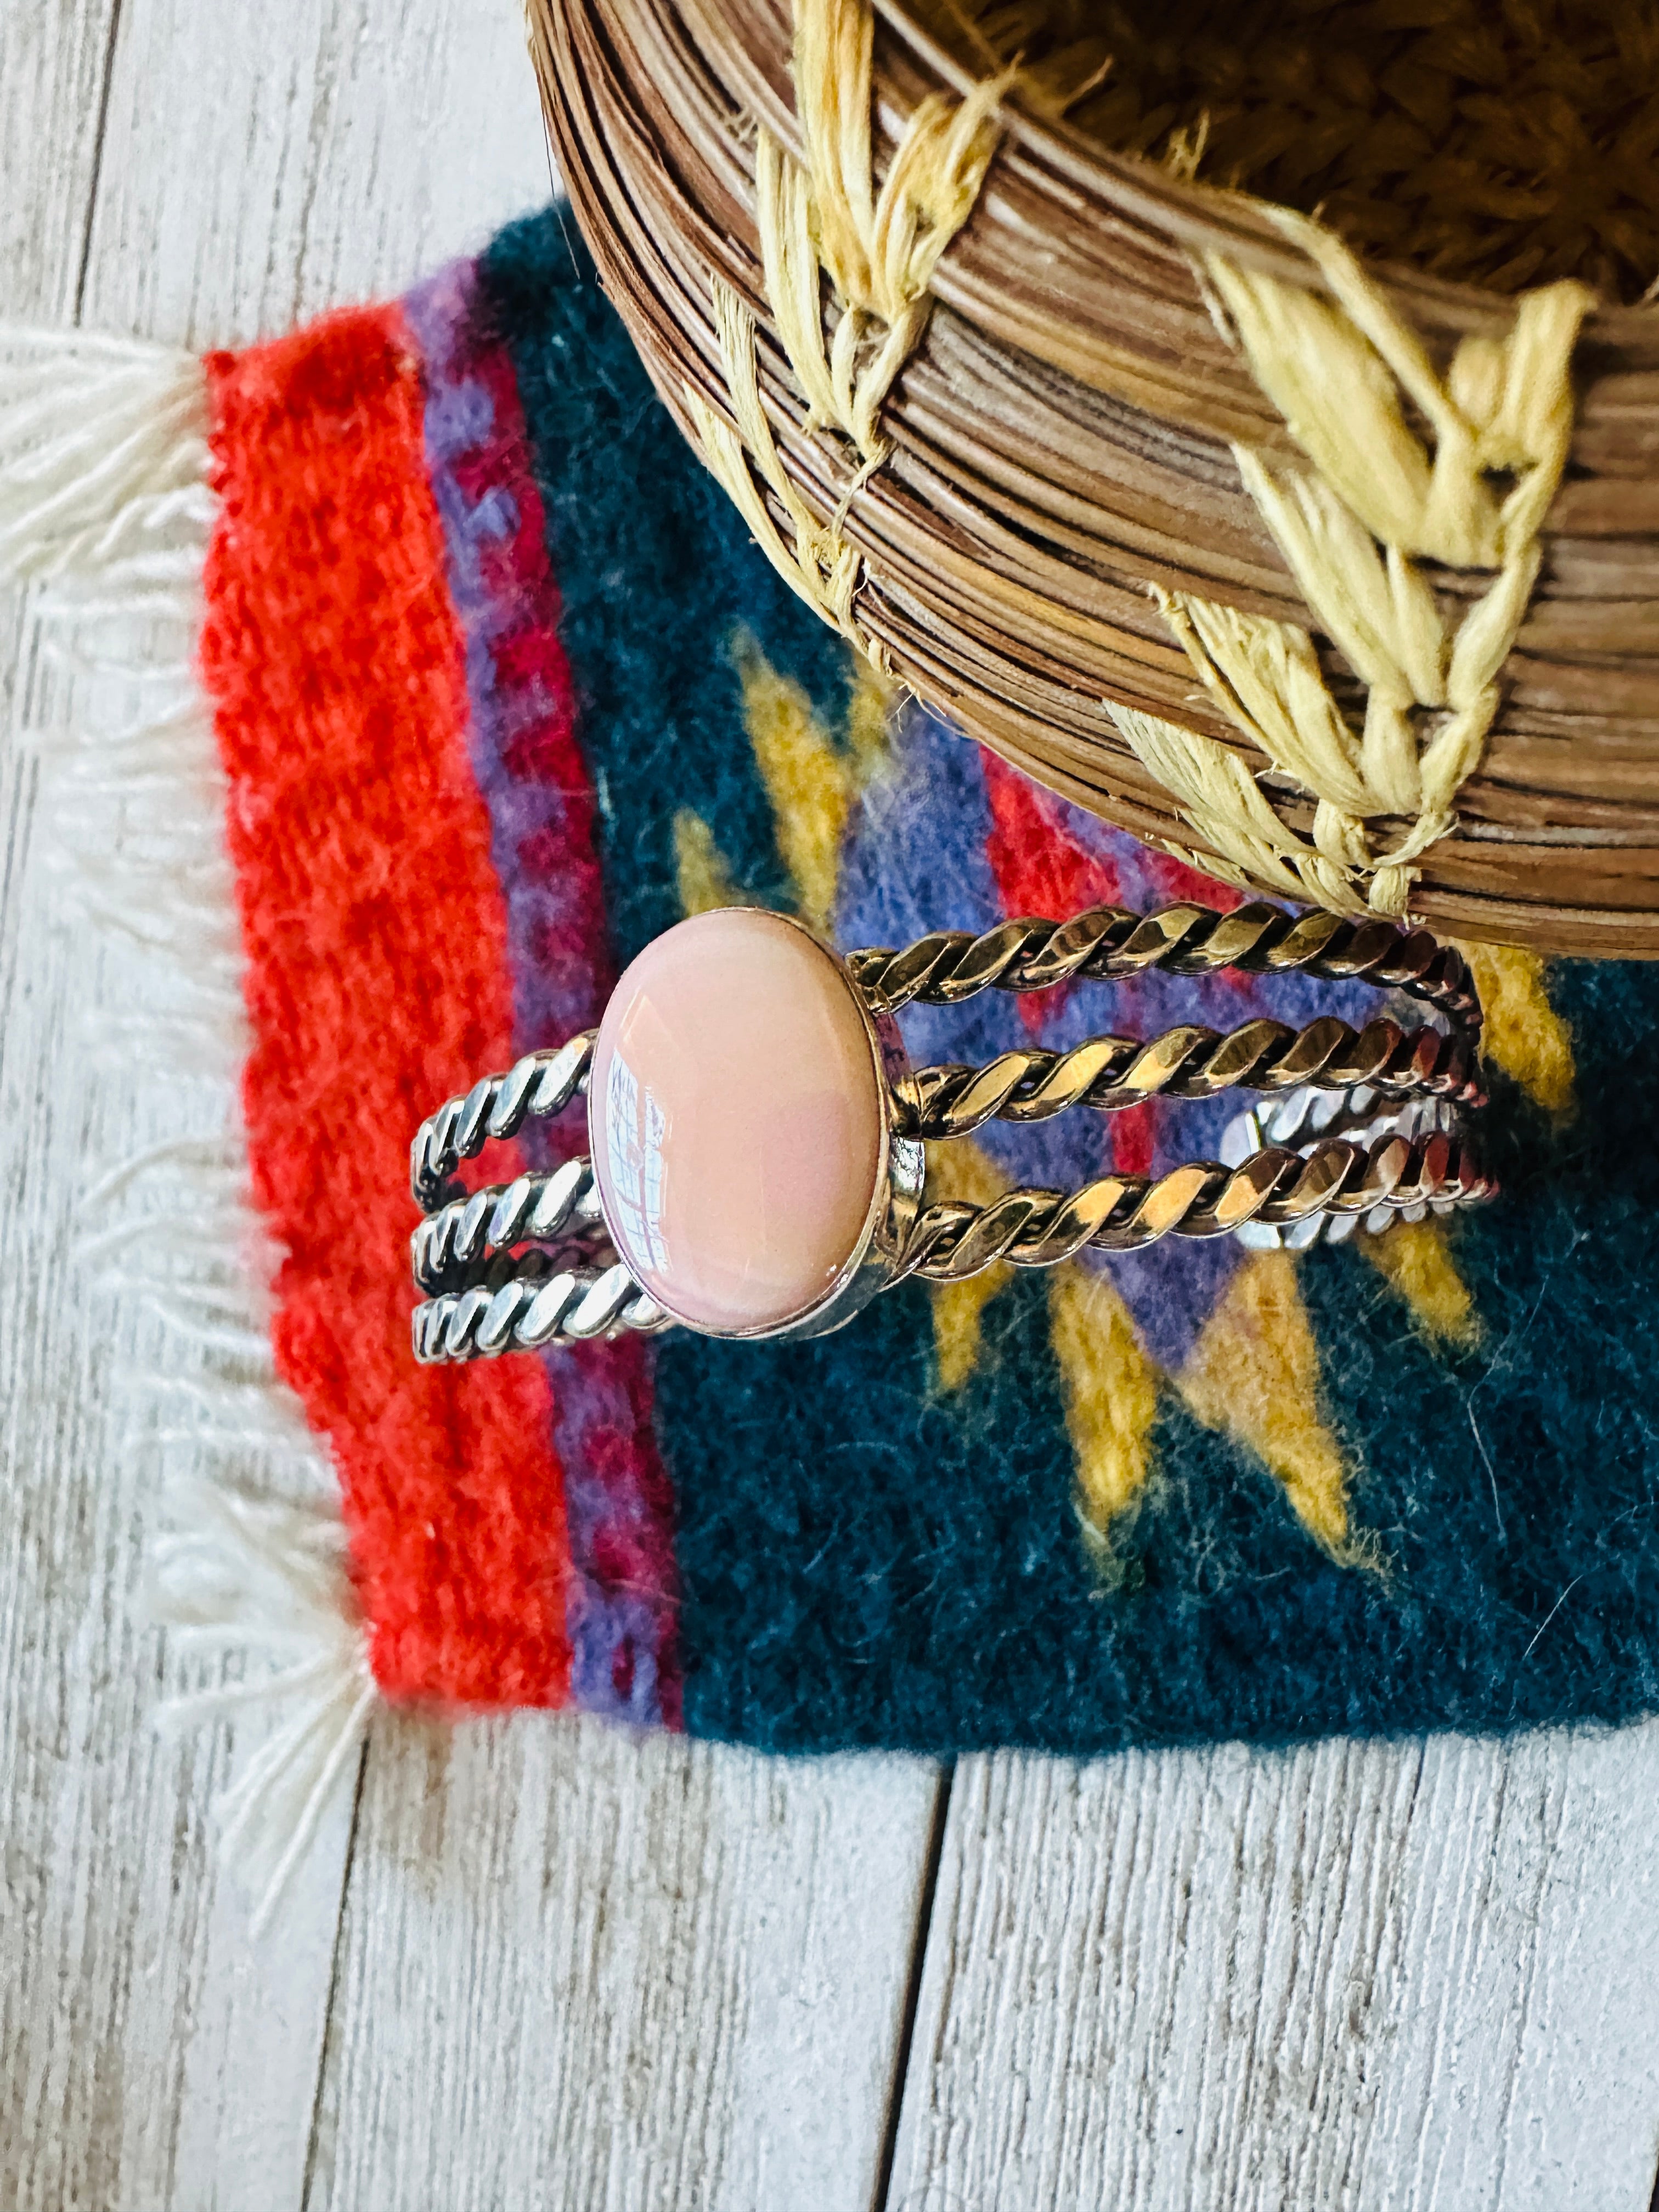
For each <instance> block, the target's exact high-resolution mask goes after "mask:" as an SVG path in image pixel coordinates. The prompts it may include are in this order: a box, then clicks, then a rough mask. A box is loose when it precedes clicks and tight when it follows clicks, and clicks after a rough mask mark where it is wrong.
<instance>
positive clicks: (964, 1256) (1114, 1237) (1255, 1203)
mask: <svg viewBox="0 0 1659 2212" xmlns="http://www.w3.org/2000/svg"><path fill="white" fill-rule="evenodd" d="M1496 1190H1497V1185H1496V1184H1495V1183H1494V1182H1492V1181H1491V1180H1490V1178H1489V1177H1487V1176H1486V1175H1485V1174H1484V1173H1483V1172H1482V1170H1481V1169H1480V1166H1479V1164H1477V1163H1476V1161H1475V1160H1474V1158H1473V1157H1472V1156H1471V1155H1470V1153H1469V1152H1468V1150H1467V1148H1466V1147H1465V1146H1464V1145H1463V1144H1462V1140H1461V1139H1460V1138H1459V1137H1457V1136H1456V1135H1455V1133H1449V1132H1446V1131H1444V1130H1437V1131H1436V1132H1435V1133H1433V1134H1431V1135H1429V1136H1425V1137H1422V1138H1418V1139H1407V1138H1405V1137H1400V1136H1394V1137H1384V1138H1382V1139H1378V1140H1377V1141H1376V1143H1375V1144H1372V1145H1370V1146H1365V1145H1362V1144H1357V1143H1354V1142H1352V1141H1351V1140H1350V1139H1346V1138H1340V1137H1334V1138H1329V1139H1326V1140H1325V1141H1324V1142H1322V1143H1321V1144H1319V1145H1316V1146H1314V1147H1313V1148H1312V1150H1311V1151H1310V1152H1309V1153H1308V1154H1307V1155H1306V1156H1305V1157H1304V1155H1303V1154H1302V1153H1300V1152H1291V1151H1289V1150H1286V1149H1285V1148H1283V1147H1280V1146H1271V1147H1269V1148H1268V1149H1267V1150H1265V1151H1263V1152H1255V1153H1253V1154H1252V1155H1251V1157H1250V1158H1249V1159H1247V1160H1245V1161H1244V1162H1243V1164H1242V1165H1241V1166H1239V1167H1237V1168H1233V1169H1231V1170H1230V1169H1227V1168H1225V1167H1223V1166H1221V1165H1220V1164H1218V1162H1215V1161H1209V1160H1195V1161H1193V1162H1191V1163H1190V1164H1188V1165H1187V1166H1184V1167H1179V1168H1175V1169H1172V1170H1170V1173H1169V1174H1167V1175H1164V1176H1158V1178H1157V1179H1156V1180H1154V1179H1152V1177H1149V1176H1130V1175H1121V1176H1120V1175H1112V1176H1101V1177H1100V1179H1099V1180H1098V1181H1097V1182H1091V1183H1085V1185H1084V1187H1083V1188H1082V1189H1081V1190H1078V1191H1073V1192H1070V1193H1066V1192H1062V1191H1057V1190H1036V1189H1017V1190H1010V1191H1005V1192H1004V1194H1003V1195H1002V1196H1001V1197H1000V1198H999V1199H995V1200H993V1201H992V1202H991V1204H990V1205H988V1206H975V1205H973V1204H972V1203H970V1202H969V1200H965V1199H947V1200H940V1201H939V1202H937V1203H935V1204H934V1205H933V1206H925V1207H924V1208H923V1209H922V1211H921V1212H920V1213H919V1214H918V1215H917V1216H916V1218H915V1222H914V1223H913V1224H912V1225H911V1227H910V1231H909V1233H908V1236H907V1237H906V1238H905V1241H904V1248H903V1250H902V1252H901V1254H900V1255H899V1259H898V1264H897V1268H896V1273H895V1277H894V1279H895V1280H896V1281H902V1280H903V1279H904V1278H905V1277H906V1276H908V1275H920V1276H921V1277H923V1278H924V1279H926V1280H927V1281H928V1282H934V1283H954V1282H960V1281H962V1280H963V1279H964V1278H966V1277H967V1276H969V1275H977V1274H978V1273H981V1270H982V1269H984V1268H986V1267H991V1266H993V1265H994V1263H995V1262H996V1261H999V1260H1006V1261H1009V1262H1010V1263H1011V1265H1012V1266H1014V1267H1054V1266H1055V1265H1057V1264H1058V1263H1059V1262H1060V1261H1062V1260H1069V1259H1072V1258H1073V1257H1075V1255H1077V1254H1078V1253H1079V1252H1080V1251H1081V1250H1082V1249H1083V1248H1084V1246H1085V1244H1092V1245H1095V1246H1097V1247H1098V1248H1099V1249H1101V1250H1103V1251H1106V1252H1134V1251H1139V1250H1140V1249H1142V1248H1143V1247H1145V1246H1146V1245H1148V1244H1152V1243H1157V1241H1158V1238H1159V1237H1170V1236H1175V1237H1222V1236H1225V1235H1226V1234H1228V1232H1229V1231H1232V1230H1235V1229H1237V1228H1238V1227H1240V1226H1241V1225H1243V1223H1246V1222H1250V1221H1261V1222H1266V1223H1267V1224H1268V1225H1271V1226H1273V1227H1282V1226H1284V1225H1286V1224H1288V1223H1292V1222H1297V1221H1304V1220H1306V1219H1308V1218H1310V1216H1312V1215H1314V1214H1319V1213H1339V1212H1340V1213H1368V1212H1370V1211H1371V1210H1372V1208H1373V1207H1376V1206H1383V1205H1387V1206H1393V1207H1395V1208H1404V1207H1406V1206H1419V1205H1427V1206H1431V1207H1433V1208H1434V1209H1435V1210H1436V1211H1437V1212H1450V1211H1451V1210H1452V1209H1453V1208H1455V1207H1459V1206H1474V1205H1478V1204H1480V1202H1482V1201H1483V1200H1486V1199H1488V1198H1491V1197H1492V1196H1494V1195H1495V1194H1496Z"/></svg>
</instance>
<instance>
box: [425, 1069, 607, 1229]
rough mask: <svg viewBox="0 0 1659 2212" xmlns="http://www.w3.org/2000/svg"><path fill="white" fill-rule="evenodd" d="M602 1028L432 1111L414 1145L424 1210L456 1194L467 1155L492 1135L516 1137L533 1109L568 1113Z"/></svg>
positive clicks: (539, 1114) (486, 1080) (481, 1082)
mask: <svg viewBox="0 0 1659 2212" xmlns="http://www.w3.org/2000/svg"><path fill="white" fill-rule="evenodd" d="M598 1035H599V1031H598V1030H582V1031H581V1033H580V1036H573V1037H572V1038H571V1039H570V1040H569V1042H568V1043H566V1044H562V1045H560V1046H559V1048H557V1050H556V1051H551V1052H527V1053H526V1054H525V1056H524V1058H523V1059H522V1060H519V1061H517V1062H516V1063H515V1064H514V1066H512V1067H510V1068H508V1070H507V1073H506V1074H505V1075H485V1076H482V1077H480V1079H478V1081H477V1083H475V1084H474V1085H473V1086H472V1088H471V1091H467V1092H466V1094H465V1097H458V1098H448V1099H446V1100H445V1101H444V1103H443V1104H442V1105H441V1107H440V1108H439V1109H438V1110H437V1112H436V1113H435V1114H431V1115H428V1116H427V1118H426V1120H425V1121H422V1124H421V1126H420V1127H419V1128H418V1129H417V1130H416V1133H415V1141H414V1143H413V1144H412V1145H411V1146H410V1154H409V1187H410V1190H411V1191H412V1192H413V1194H414V1197H415V1203H416V1206H419V1207H420V1209H421V1211H422V1213H431V1212H434V1211H435V1209H436V1208H437V1207H438V1206H441V1205H443V1204H444V1202H445V1201H446V1200H447V1199H448V1198H449V1196H450V1195H451V1193H450V1190H449V1182H450V1178H451V1176H453V1174H454V1172H455V1170H456V1169H457V1168H458V1167H459V1165H460V1164H461V1162H462V1161H463V1160H470V1159H473V1158H477V1154H478V1153H479V1152H482V1151H483V1148H484V1146H485V1145H486V1143H488V1142H489V1139H491V1138H492V1137H516V1136H517V1135H518V1133H519V1132H520V1129H521V1128H523V1127H524V1125H525V1123H526V1121H528V1120H529V1119H530V1118H531V1117H532V1115H535V1116H537V1117H538V1118H539V1117H543V1116H545V1115H550V1114H559V1113H562V1112H563V1110H564V1109H565V1108H566V1107H567V1106H568V1104H569V1103H570V1102H571V1100H572V1099H573V1098H574V1097H576V1096H577V1095H578V1094H579V1093H580V1091H584V1090H585V1089H586V1085H587V1065H588V1062H589V1060H591V1059H592V1056H593V1040H594V1038H595V1037H596V1036H598Z"/></svg>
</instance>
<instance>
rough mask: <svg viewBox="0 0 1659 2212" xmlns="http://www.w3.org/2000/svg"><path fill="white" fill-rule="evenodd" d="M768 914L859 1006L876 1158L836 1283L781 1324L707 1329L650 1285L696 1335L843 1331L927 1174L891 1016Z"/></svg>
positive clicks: (779, 1336) (884, 1266) (838, 960)
mask: <svg viewBox="0 0 1659 2212" xmlns="http://www.w3.org/2000/svg"><path fill="white" fill-rule="evenodd" d="M770 918H771V919H772V920H774V921H781V922H783V923H786V924H787V927H789V928H791V929H793V930H797V931H799V933H800V935H801V936H803V937H805V939H807V940H808V941H809V943H811V945H814V946H816V948H817V951H820V952H821V953H823V956H824V957H825V959H826V960H828V961H829V963H831V964H832V966H833V967H834V968H835V970H836V974H837V975H838V976H839V977H840V979H841V982H842V987H843V988H844V989H845V990H846V991H847V992H848V994H849V996H850V997H851V999H852V1001H853V1004H854V1006H856V1007H857V1009H858V1012H859V1018H860V1022H861V1023H862V1024H863V1028H864V1033H865V1037H866V1042H868V1045H869V1048H870V1066H871V1073H872V1078H873V1079H874V1082H875V1085H876V1094H877V1097H878V1100H879V1102H880V1105H881V1119H880V1146H879V1149H878V1152H877V1156H876V1176H875V1187H874V1188H873V1190H872V1194H871V1198H870V1204H869V1206H868V1208H867V1210H866V1214H865V1218H864V1222H863V1225H862V1227H861V1228H860V1232H859V1237H858V1240H857V1242H856V1243H855V1244H854V1248H853V1249H852V1251H851V1252H849V1253H848V1256H847V1259H846V1261H845V1262H844V1264H843V1265H842V1267H840V1268H839V1269H838V1270H837V1272H836V1276H835V1279H834V1280H833V1281H832V1282H831V1283H829V1285H828V1286H827V1287H826V1288H825V1289H824V1290H823V1291H822V1292H821V1293H820V1295H819V1296H818V1297H817V1298H815V1299H814V1300H813V1302H812V1304H811V1305H810V1306H807V1307H805V1308H804V1309H803V1310H801V1311H800V1312H799V1313H797V1314H792V1315H791V1316H789V1317H788V1318H787V1320H785V1321H781V1322H760V1323H757V1324H756V1325H754V1326H752V1327H750V1328H709V1327H708V1324H707V1322H698V1321H693V1320H690V1319H689V1318H688V1317H687V1316H685V1315H684V1314H683V1313H681V1312H679V1311H678V1310H677V1309H676V1307H675V1305H674V1304H673V1301H672V1300H671V1298H667V1297H664V1296H663V1295H662V1293H661V1292H660V1291H658V1290H656V1289H654V1288H652V1289H651V1291H650V1296H651V1297H652V1298H653V1300H654V1302H655V1303H656V1304H658V1305H659V1306H660V1307H661V1308H662V1310H663V1311H664V1312H665V1313H666V1314H669V1315H671V1316H672V1317H673V1319H674V1320H675V1322H678V1325H679V1326H680V1327H681V1328H684V1329H688V1330H690V1332H691V1333H692V1334H694V1335H697V1336H709V1337H717V1338H724V1339H726V1340H728V1341H732V1342H737V1343H772V1344H776V1343H784V1342H789V1341H792V1340H802V1339H805V1338H808V1337H815V1336H828V1335H829V1334H832V1333H833V1332H834V1331H835V1330H836V1329H838V1328H844V1327H845V1326H846V1324H847V1323H848V1322H849V1321H851V1320H852V1319H853V1318H854V1315H856V1314H859V1313H861V1312H862V1311H863V1310H864V1308H865V1307H866V1305H868V1304H869V1303H870V1301H871V1299H872V1298H873V1297H876V1296H877V1295H878V1293H879V1292H880V1291H884V1290H885V1289H886V1288H887V1286H888V1285H889V1284H890V1282H891V1281H892V1280H893V1278H894V1274H895V1273H896V1266H897V1260H898V1255H899V1252H900V1249H901V1248H902V1244H903V1241H904V1235H905V1232H906V1231H907V1230H908V1227H909V1225H910V1223H911V1222H912V1221H913V1220H914V1219H915V1213H916V1209H917V1207H918V1206H919V1205H920V1203H921V1193H922V1185H923V1182H924V1181H925V1179H926V1176H927V1155H926V1152H925V1151H924V1149H923V1146H922V1145H921V1140H920V1139H917V1138H915V1137H912V1136H908V1135H906V1133H905V1131H904V1118H905V1116H904V1109H903V1107H902V1103H901V1101H902V1097H903V1095H904V1089H905V1085H906V1083H907V1081H908V1076H909V1072H910V1067H909V1060H908V1056H907V1055H906V1053H905V1049H904V1040H903V1038H902V1036H900V1034H899V1029H898V1024H897V1023H896V1021H895V1020H894V1019H893V1018H892V1016H891V1015H890V1014H888V1013H884V1012H878V1010H877V1009H876V1008H874V1007H872V1006H871V1004H870V1001H869V1000H868V999H866V996H865V994H864V993H863V992H862V991H861V990H860V988H859V986H858V983H857V981H855V980H854V976H853V974H852V971H851V969H849V968H848V965H847V963H846V962H845V961H844V960H843V959H842V957H841V955H840V953H838V952H837V951H836V949H835V947H834V946H833V945H828V944H826V943H825V942H824V940H823V938H821V937H820V936H819V935H818V934H817V932H816V931H815V930H811V929H809V928H808V927H806V925H805V923H804V922H801V921H797V920H796V919H795V917H794V916H793V915H784V914H774V915H772V916H771V917H770ZM596 1110H597V1109H596V1104H595V1098H594V1095H593V1092H592V1090H591V1089H590V1091H589V1093H588V1101H587V1116H588V1131H587V1141H588V1152H589V1154H590V1156H592V1153H593V1152H594V1132H593V1115H594V1113H595V1111H596ZM599 1199H600V1211H601V1212H602V1213H603V1212H604V1194H603V1192H601V1193H600V1194H599ZM605 1230H606V1232H607V1234H608V1235H609V1237H610V1238H611V1245H612V1248H613V1249H615V1250H616V1251H617V1253H618V1254H623V1249H624V1248H623V1245H622V1244H621V1243H619V1242H618V1240H617V1232H616V1229H615V1226H614V1225H613V1224H612V1223H611V1220H610V1218H609V1217H608V1216H607V1217H606V1218H605Z"/></svg>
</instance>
